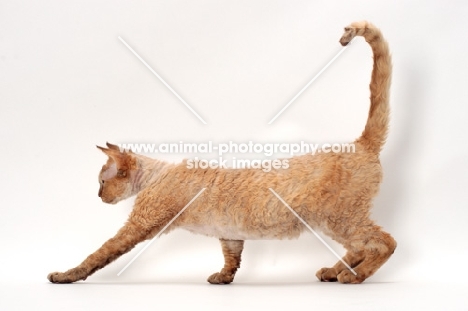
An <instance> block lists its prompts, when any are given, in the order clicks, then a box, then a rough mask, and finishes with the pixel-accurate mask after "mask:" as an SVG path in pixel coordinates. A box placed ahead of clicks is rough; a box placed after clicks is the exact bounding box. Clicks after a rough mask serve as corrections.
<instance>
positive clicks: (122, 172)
mask: <svg viewBox="0 0 468 311" xmlns="http://www.w3.org/2000/svg"><path fill="white" fill-rule="evenodd" d="M117 176H119V177H126V176H127V171H124V170H118V171H117Z"/></svg>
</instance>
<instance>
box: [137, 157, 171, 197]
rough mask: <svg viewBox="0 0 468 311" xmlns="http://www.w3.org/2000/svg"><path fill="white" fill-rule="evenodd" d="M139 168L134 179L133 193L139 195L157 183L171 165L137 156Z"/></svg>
mask: <svg viewBox="0 0 468 311" xmlns="http://www.w3.org/2000/svg"><path fill="white" fill-rule="evenodd" d="M136 157H137V162H138V166H139V168H138V169H137V170H136V171H135V173H134V176H133V178H132V185H133V191H132V192H133V193H134V194H137V193H138V192H140V191H141V190H143V189H145V188H146V187H148V186H149V185H151V184H152V183H153V182H154V181H156V180H157V179H158V178H159V177H160V176H161V174H162V173H163V172H164V171H165V170H166V168H167V167H169V166H171V164H169V163H167V162H164V161H160V160H156V159H151V158H148V157H145V156H141V155H136Z"/></svg>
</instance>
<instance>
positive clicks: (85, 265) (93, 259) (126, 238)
mask: <svg viewBox="0 0 468 311" xmlns="http://www.w3.org/2000/svg"><path fill="white" fill-rule="evenodd" d="M147 236H148V231H147V230H146V229H144V228H142V227H141V226H138V225H137V224H135V223H133V222H131V221H128V222H127V223H126V224H125V226H124V227H122V228H121V229H120V230H119V232H117V234H116V235H115V236H114V237H113V238H111V239H109V240H108V241H107V242H106V243H104V244H103V245H102V246H101V247H100V248H99V249H98V250H97V251H96V252H94V253H93V254H91V255H89V256H88V258H86V259H85V260H84V261H83V262H82V263H81V264H80V265H79V266H77V267H75V268H73V269H70V270H68V271H66V272H53V273H50V274H49V275H48V276H47V278H48V279H49V281H50V282H52V283H73V282H76V281H79V280H85V279H86V278H87V277H88V276H89V275H91V274H93V273H94V272H95V271H97V270H99V269H101V268H103V267H104V266H106V265H107V264H109V263H111V262H112V261H114V260H115V259H117V258H118V257H120V256H121V255H123V254H125V253H127V252H128V251H130V250H131V249H132V248H133V247H134V246H135V245H136V244H138V243H139V242H141V241H143V240H145V239H146V238H147Z"/></svg>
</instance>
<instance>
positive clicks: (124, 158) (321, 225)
mask: <svg viewBox="0 0 468 311" xmlns="http://www.w3.org/2000/svg"><path fill="white" fill-rule="evenodd" d="M355 36H362V37H364V38H365V40H366V41H367V42H368V43H369V45H370V46H371V48H372V50H373V54H374V66H373V71H372V79H371V83H370V91H371V104H370V110H369V117H368V121H367V124H366V127H365V130H364V132H363V134H362V136H361V137H360V138H359V139H357V140H356V141H355V144H356V152H355V153H342V154H332V153H327V154H324V153H321V154H317V155H310V154H308V155H303V156H298V157H293V158H291V159H290V160H289V168H288V169H282V170H273V171H271V172H268V173H265V172H263V171H261V170H255V169H245V170H235V169H206V170H202V169H188V168H187V165H186V163H181V164H178V165H174V164H167V163H164V162H162V161H158V160H154V159H150V158H147V157H144V156H141V155H137V154H133V153H131V152H121V151H120V150H119V148H118V147H117V146H114V145H111V144H108V145H107V147H108V148H101V147H99V148H100V149H101V150H102V151H103V152H104V153H106V154H107V155H108V156H109V159H108V161H107V163H106V164H105V165H104V166H103V168H102V170H101V173H100V175H99V182H100V190H99V196H100V197H101V198H102V200H103V202H106V203H117V202H119V201H121V200H123V199H126V198H128V197H130V196H133V195H137V197H136V201H135V205H134V208H133V211H132V212H131V215H130V216H129V219H128V221H127V223H126V224H125V226H124V227H123V228H122V229H120V231H119V232H118V233H117V234H116V236H115V237H113V238H111V239H110V240H108V241H107V242H106V243H104V245H103V246H102V247H101V248H99V249H98V250H97V251H96V252H95V253H93V254H91V255H90V256H89V257H88V258H86V259H85V260H84V261H83V262H82V263H81V264H80V265H79V266H77V267H76V268H73V269H71V270H68V271H67V272H64V273H59V272H55V273H51V274H49V276H48V279H49V280H50V281H51V282H53V283H69V282H75V281H78V280H84V279H86V278H87V277H88V276H89V275H91V274H92V273H94V272H95V271H96V270H98V269H101V268H102V267H104V266H105V265H107V264H108V263H110V262H112V261H113V260H115V259H117V258H118V257H119V256H120V255H122V254H124V253H126V252H128V251H130V250H131V249H132V248H133V247H134V246H135V245H136V244H137V243H139V242H141V241H143V240H146V239H150V238H152V237H154V236H155V235H156V234H157V233H158V232H159V231H160V230H161V228H162V227H164V226H165V225H166V224H167V223H168V222H169V221H170V220H171V219H172V218H173V217H174V216H175V215H176V214H177V213H178V212H179V211H180V210H181V209H182V208H183V207H184V206H185V205H186V204H187V203H188V202H189V201H190V200H191V199H192V198H193V197H194V196H195V195H196V194H197V193H198V192H199V191H200V190H201V189H202V188H206V191H204V192H203V194H202V195H201V196H200V197H199V198H197V200H195V201H194V202H193V203H192V205H191V206H190V207H189V208H188V209H187V210H186V211H185V212H184V213H182V214H181V216H180V217H179V218H177V219H176V221H175V222H174V223H172V225H171V226H170V227H169V228H168V230H167V232H169V231H170V230H172V229H174V228H184V229H186V230H189V231H191V232H194V233H200V234H205V235H210V236H214V237H217V238H219V239H220V241H221V245H222V250H223V253H224V257H225V266H224V268H223V269H222V270H221V271H220V272H219V273H215V274H213V275H212V276H210V277H209V278H208V281H209V282H210V283H215V284H227V283H230V282H232V281H233V279H234V275H235V273H236V271H237V269H238V268H239V265H240V260H241V253H242V249H243V246H244V240H248V239H284V238H296V237H298V236H299V235H300V234H301V233H302V232H303V231H304V230H305V227H304V225H303V224H302V223H301V222H300V221H299V220H298V219H297V218H296V217H295V216H294V215H293V214H292V213H291V212H290V211H289V210H288V209H287V208H286V207H285V206H284V205H283V204H282V203H281V202H280V201H279V200H278V199H277V198H276V197H275V196H274V195H273V194H272V193H271V192H270V191H269V190H268V189H269V188H272V189H274V190H275V191H276V192H277V193H278V194H279V195H280V196H281V197H282V198H283V199H284V200H285V201H286V202H288V204H289V205H290V206H291V207H292V208H294V209H295V211H296V212H297V213H298V214H299V215H300V216H301V217H302V218H303V219H305V220H306V221H307V222H308V224H309V225H311V226H312V227H314V228H317V229H320V230H321V231H323V232H325V233H326V234H328V235H329V236H331V237H332V238H333V239H334V240H336V241H338V242H339V243H341V244H342V245H343V246H344V247H345V248H346V249H347V254H346V255H345V256H344V258H343V260H344V261H345V262H347V263H348V264H349V265H350V266H351V267H352V268H353V269H354V270H355V271H356V272H357V275H354V274H352V273H351V272H350V271H349V270H348V269H346V267H345V266H344V265H343V264H342V263H341V262H338V263H337V264H336V265H335V266H333V267H332V268H322V269H320V270H319V271H318V272H317V277H318V278H319V280H321V281H339V282H342V283H361V282H363V281H364V280H365V279H366V278H368V277H369V276H371V275H372V274H373V273H374V272H375V271H376V270H377V269H378V268H379V267H380V266H381V265H382V264H384V263H385V261H386V260H387V259H388V258H389V257H390V255H391V254H392V253H393V251H394V250H395V247H396V242H395V241H394V239H393V238H392V237H391V236H390V235H389V234H388V233H385V232H383V231H382V230H381V228H380V227H379V226H377V225H375V224H374V222H373V221H372V220H371V219H370V218H369V214H370V208H371V203H372V199H373V197H375V195H376V194H377V192H378V189H379V184H380V182H381V180H382V170H381V166H380V162H379V152H380V149H381V147H382V145H383V144H384V141H385V137H386V134H387V128H388V114H389V107H388V98H389V87H390V78H391V59H390V55H389V51H388V46H387V43H386V42H385V40H384V39H383V37H382V34H381V33H380V30H379V29H377V28H376V27H374V26H373V25H372V24H370V23H368V22H358V23H353V24H351V25H350V26H348V27H346V28H345V33H344V34H343V36H342V38H341V40H340V42H341V44H343V45H346V44H348V43H349V42H350V41H351V40H352V39H353V38H354V37H355Z"/></svg>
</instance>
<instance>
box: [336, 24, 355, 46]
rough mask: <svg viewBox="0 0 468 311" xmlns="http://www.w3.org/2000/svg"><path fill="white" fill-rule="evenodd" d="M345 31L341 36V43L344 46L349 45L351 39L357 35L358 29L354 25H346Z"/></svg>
mask: <svg viewBox="0 0 468 311" xmlns="http://www.w3.org/2000/svg"><path fill="white" fill-rule="evenodd" d="M344 30H345V32H344V34H343V35H342V36H341V39H340V43H341V45H342V46H347V45H348V44H349V43H350V42H351V40H353V39H354V37H355V36H356V32H357V31H356V29H355V28H353V27H345V29H344Z"/></svg>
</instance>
